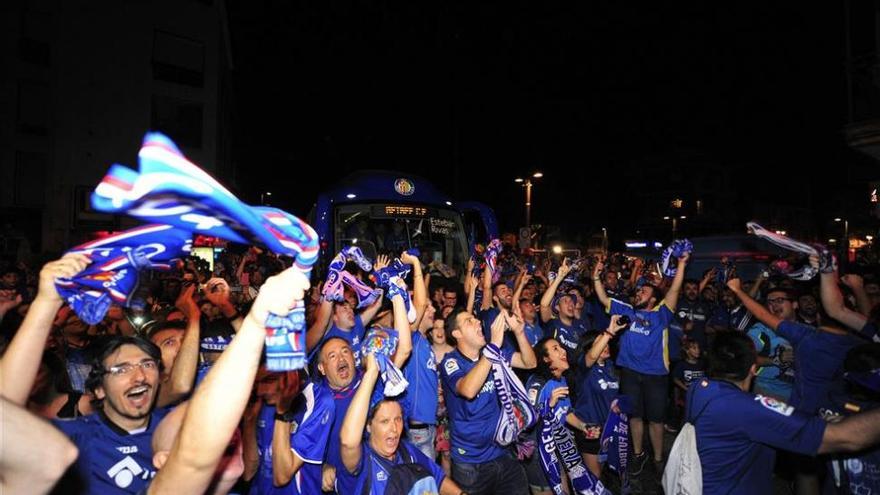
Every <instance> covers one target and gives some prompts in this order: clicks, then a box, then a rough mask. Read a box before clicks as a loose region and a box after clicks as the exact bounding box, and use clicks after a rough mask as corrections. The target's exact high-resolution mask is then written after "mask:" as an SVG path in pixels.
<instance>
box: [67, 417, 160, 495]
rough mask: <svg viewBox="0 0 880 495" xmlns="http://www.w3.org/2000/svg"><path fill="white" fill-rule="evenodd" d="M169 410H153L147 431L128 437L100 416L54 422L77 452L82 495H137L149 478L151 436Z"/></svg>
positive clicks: (131, 434)
mask: <svg viewBox="0 0 880 495" xmlns="http://www.w3.org/2000/svg"><path fill="white" fill-rule="evenodd" d="M169 411H170V409H156V410H154V411H153V413H152V414H151V415H150V422H149V424H148V425H147V427H146V428H145V429H144V430H142V431H139V432H135V433H129V432H127V431H125V430H123V429H122V428H120V427H118V426H116V425H115V424H113V423H112V422H111V421H110V420H109V419H108V418H107V417H106V416H104V414H103V412H97V413H95V414H90V415H88V416H81V417H79V418H75V419H64V420H54V421H52V423H53V424H54V425H55V426H57V427H58V428H59V429H60V430H61V431H62V432H64V434H65V435H67V437H68V438H70V440H71V441H72V442H73V443H74V445H76V447H77V448H78V449H79V457H77V459H76V470H77V472H78V474H79V476H80V478H81V480H82V482H83V484H84V490H83V491H82V493H86V494H105V493H106V494H118V493H132V494H135V493H138V492H139V491H141V490H143V489H145V488H146V487H147V486H148V485H149V483H150V481H151V480H152V479H153V477H155V476H156V468H154V467H153V448H152V446H151V444H150V442H151V440H152V438H153V432H154V431H155V430H156V427H157V426H158V425H159V422H160V421H162V418H164V417H165V415H166V414H168V412H169Z"/></svg>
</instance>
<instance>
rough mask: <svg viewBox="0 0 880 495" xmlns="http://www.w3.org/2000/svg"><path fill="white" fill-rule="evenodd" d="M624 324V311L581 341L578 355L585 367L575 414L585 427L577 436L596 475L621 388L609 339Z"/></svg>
mask: <svg viewBox="0 0 880 495" xmlns="http://www.w3.org/2000/svg"><path fill="white" fill-rule="evenodd" d="M624 327H625V325H621V324H620V315H614V316H612V317H611V322H610V323H609V324H608V328H607V329H606V330H604V331H602V332H590V333H587V334H586V335H584V336H583V337H582V338H581V341H580V342H579V345H578V348H579V349H581V350H582V351H581V352H579V353H578V356H583V358H582V359H580V360H579V362H578V366H580V367H581V369H579V370H578V372H579V379H578V380H577V395H576V396H575V403H574V414H575V416H576V417H577V421H578V422H579V423H583V424H584V425H585V427H584V428H582V429H581V430H580V431H577V432H576V433H575V440H576V441H577V446H578V450H579V451H580V452H581V454H582V455H583V457H584V463H585V464H586V465H587V467H588V468H589V469H590V471H592V472H593V474H595V475H596V476H600V475H601V471H602V467H601V466H600V465H599V455H598V454H599V438H600V437H601V435H602V428H603V427H604V426H605V421H606V420H607V419H608V411H609V409H610V408H611V402H612V401H613V400H614V398H615V397H617V395H618V393H619V388H620V384H619V382H618V379H617V373H615V371H614V363H612V362H611V350H610V349H609V347H608V343H609V342H611V339H613V338H614V337H615V336H616V335H617V332H619V331H620V330H621V329H623V328H624Z"/></svg>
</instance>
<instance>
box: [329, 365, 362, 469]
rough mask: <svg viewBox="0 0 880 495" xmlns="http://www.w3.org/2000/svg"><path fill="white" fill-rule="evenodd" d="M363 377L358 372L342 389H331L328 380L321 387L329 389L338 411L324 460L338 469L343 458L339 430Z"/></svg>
mask: <svg viewBox="0 0 880 495" xmlns="http://www.w3.org/2000/svg"><path fill="white" fill-rule="evenodd" d="M361 378H362V376H361V374H360V372H358V374H357V376H355V377H354V379H353V380H352V381H351V383H350V384H349V385H348V387H345V388H343V389H341V390H333V389H331V388H330V385H328V384H327V381H326V380H324V381H322V382H321V387H322V388H325V389H326V390H327V391H329V392H330V394H331V396H332V397H333V406H334V409H335V411H336V412H335V413H334V414H335V416H334V418H333V422H332V424H333V427H332V428H330V435H329V437H328V438H329V440H328V442H327V454H326V455H325V456H324V460H325V461H327V462H329V463H330V464H332V465H333V466H335V467H336V469H339V468H340V467H341V466H342V458H341V457H339V430H341V429H342V422H343V421H344V420H345V413H347V412H348V406H350V405H351V400H352V399H354V394H355V392H357V389H358V387H360V385H361Z"/></svg>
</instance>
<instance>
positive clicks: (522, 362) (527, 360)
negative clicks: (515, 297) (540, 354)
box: [499, 306, 538, 370]
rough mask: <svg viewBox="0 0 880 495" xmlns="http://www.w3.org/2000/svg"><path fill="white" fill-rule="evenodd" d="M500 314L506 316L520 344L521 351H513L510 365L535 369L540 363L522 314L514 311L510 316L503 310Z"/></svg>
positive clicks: (505, 319)
mask: <svg viewBox="0 0 880 495" xmlns="http://www.w3.org/2000/svg"><path fill="white" fill-rule="evenodd" d="M517 308H518V306H517ZM499 316H500V317H502V318H504V321H505V323H506V325H507V327H508V328H510V330H511V331H512V332H513V335H514V337H516V343H517V345H518V346H519V352H515V353H513V356H511V358H510V365H511V366H513V367H514V368H520V369H524V370H530V369H533V368H534V367H535V366H537V365H538V360H537V358H536V357H535V351H534V349H532V346H531V344H530V343H529V338H528V337H527V336H526V331H525V328H526V324H525V321H524V320H523V318H522V314H519V313H516V312H514V314H513V315H510V316H508V315H506V314H504V313H503V312H502V313H501V314H500V315H499Z"/></svg>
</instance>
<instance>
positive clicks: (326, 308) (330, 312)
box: [306, 297, 382, 365]
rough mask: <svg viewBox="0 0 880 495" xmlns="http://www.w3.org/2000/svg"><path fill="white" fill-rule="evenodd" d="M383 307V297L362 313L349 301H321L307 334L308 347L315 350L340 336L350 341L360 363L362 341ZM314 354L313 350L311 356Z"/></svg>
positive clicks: (356, 361) (357, 363) (355, 357)
mask: <svg viewBox="0 0 880 495" xmlns="http://www.w3.org/2000/svg"><path fill="white" fill-rule="evenodd" d="M381 307H382V298H381V297H379V298H376V301H374V302H373V304H371V305H369V306H367V307H366V309H364V310H363V311H362V312H361V314H356V313H355V311H354V306H352V305H351V303H349V302H348V301H342V302H334V301H321V304H320V306H318V312H317V314H316V316H315V321H314V323H312V326H310V327H309V330H308V333H307V334H306V347H307V348H308V349H309V350H313V349H316V348H317V347H318V346H319V345H320V344H322V343H324V342H327V341H328V340H330V339H331V338H334V337H339V338H341V339H343V340H345V341H346V342H348V345H349V346H351V350H352V351H353V352H354V361H355V364H356V365H360V358H361V341H362V340H363V338H364V334H365V333H366V328H367V326H369V324H370V322H371V321H373V318H375V316H376V313H378V312H379V309H380V308H381ZM314 355H315V354H314V352H313V353H312V355H311V356H310V357H314Z"/></svg>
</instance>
